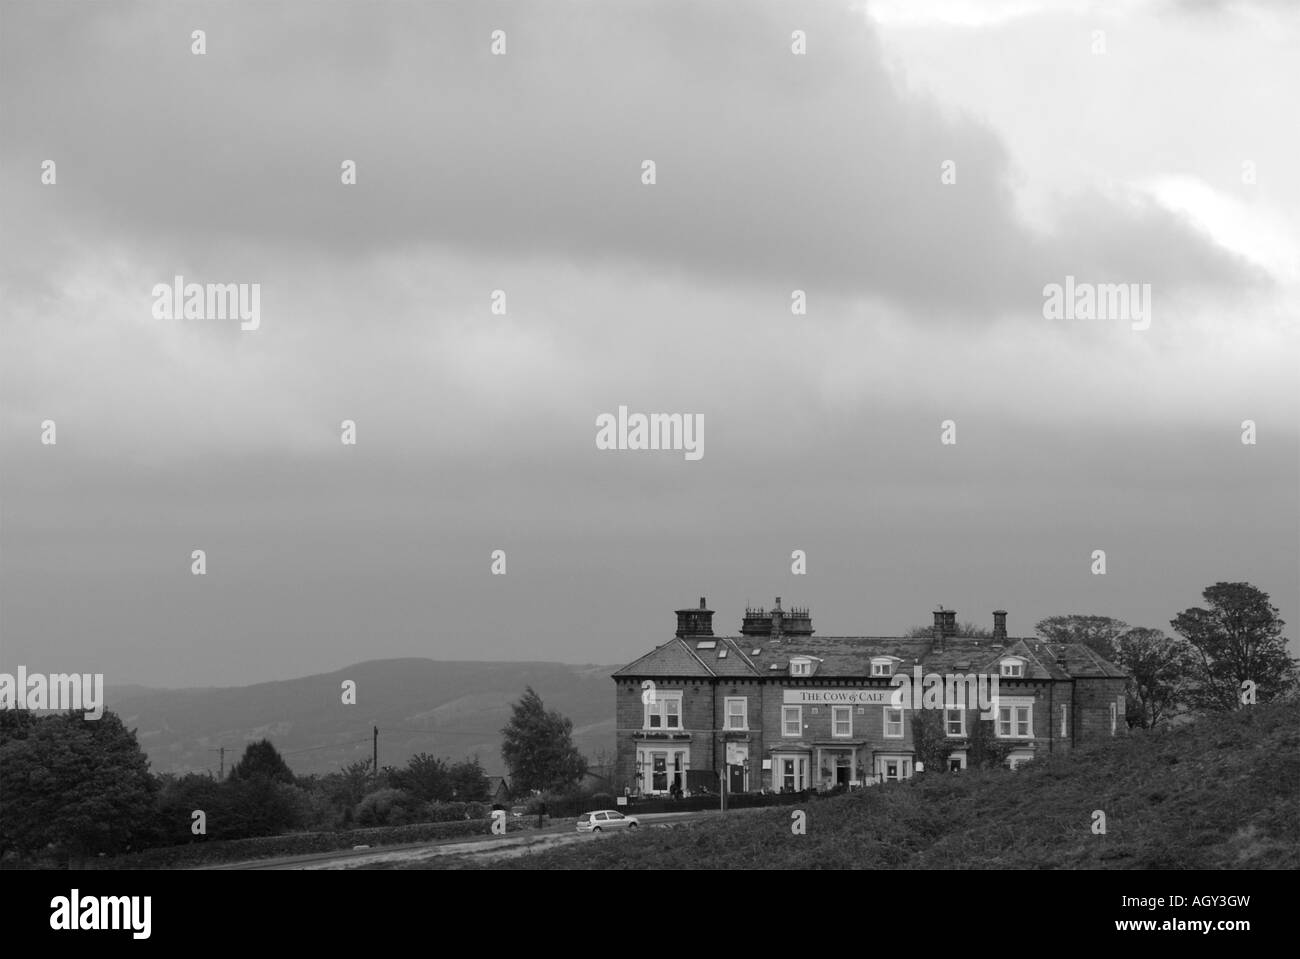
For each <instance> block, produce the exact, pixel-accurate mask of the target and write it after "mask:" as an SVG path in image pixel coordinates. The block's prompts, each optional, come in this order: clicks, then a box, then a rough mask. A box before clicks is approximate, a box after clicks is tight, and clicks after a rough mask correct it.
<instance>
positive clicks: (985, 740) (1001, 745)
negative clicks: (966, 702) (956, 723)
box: [966, 713, 1012, 769]
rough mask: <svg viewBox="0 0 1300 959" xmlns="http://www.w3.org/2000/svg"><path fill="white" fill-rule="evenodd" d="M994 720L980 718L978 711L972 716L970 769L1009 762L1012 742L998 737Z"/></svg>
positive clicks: (969, 748)
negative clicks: (994, 727) (995, 732)
mask: <svg viewBox="0 0 1300 959" xmlns="http://www.w3.org/2000/svg"><path fill="white" fill-rule="evenodd" d="M993 722H994V721H993V720H992V719H980V717H979V714H978V713H977V714H976V715H974V716H972V717H971V722H970V745H969V747H968V748H967V750H966V767H967V768H968V769H988V768H992V767H995V766H1005V765H1006V764H1007V757H1008V756H1010V755H1011V746H1012V744H1011V743H1009V742H1007V741H1005V740H1002V739H998V738H997V736H996V735H995V734H994V729H993Z"/></svg>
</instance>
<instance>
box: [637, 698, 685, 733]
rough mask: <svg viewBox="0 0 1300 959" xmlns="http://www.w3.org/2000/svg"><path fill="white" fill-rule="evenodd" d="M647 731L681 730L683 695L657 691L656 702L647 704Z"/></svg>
mask: <svg viewBox="0 0 1300 959" xmlns="http://www.w3.org/2000/svg"><path fill="white" fill-rule="evenodd" d="M644 728H646V729H681V728H682V694H681V693H666V692H664V691H663V690H661V689H659V690H655V698H654V702H652V703H646V704H645V727H644Z"/></svg>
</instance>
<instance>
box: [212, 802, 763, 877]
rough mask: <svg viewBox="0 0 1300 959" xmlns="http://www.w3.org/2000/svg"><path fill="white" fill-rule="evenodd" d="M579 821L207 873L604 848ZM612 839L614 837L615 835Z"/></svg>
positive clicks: (695, 816) (666, 821) (667, 822)
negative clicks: (589, 845)
mask: <svg viewBox="0 0 1300 959" xmlns="http://www.w3.org/2000/svg"><path fill="white" fill-rule="evenodd" d="M754 811H756V810H752V809H737V810H731V811H730V812H728V813H720V812H718V810H716V809H710V810H706V811H704V812H681V813H651V814H648V815H640V816H637V817H636V818H637V820H638V821H639V822H640V823H641V828H643V829H649V828H655V827H660V828H665V827H668V826H673V825H677V824H680V823H689V822H698V821H701V820H705V819H709V818H712V817H716V816H720V815H741V814H744V813H748V812H754ZM576 819H577V817H576V816H575V817H572V818H566V819H564V820H562V821H560V822H558V823H554V824H552V825H550V826H546V827H545V828H543V829H525V830H523V831H521V832H515V833H510V834H509V835H506V836H475V837H472V838H469V839H441V840H436V841H432V842H418V843H406V844H404V845H400V846H375V847H373V848H370V849H340V850H335V851H333V852H326V853H314V854H312V855H308V856H280V857H277V858H274V859H258V860H254V861H251V862H237V863H225V864H222V865H220V866H206V867H204V868H206V869H355V868H358V867H361V866H383V865H409V864H411V863H414V862H419V861H421V860H425V859H432V858H434V857H435V856H457V855H465V854H467V853H468V854H474V855H482V856H483V857H484V858H489V859H496V858H501V857H506V856H518V855H526V854H528V853H531V852H536V851H538V850H541V849H550V848H553V847H555V846H559V845H568V844H569V843H574V842H599V841H601V840H602V839H604V838H606V836H604V835H593V834H591V833H580V832H578V831H577V830H576V829H575V828H574V822H575V821H576ZM610 835H614V834H613V833H611V834H610Z"/></svg>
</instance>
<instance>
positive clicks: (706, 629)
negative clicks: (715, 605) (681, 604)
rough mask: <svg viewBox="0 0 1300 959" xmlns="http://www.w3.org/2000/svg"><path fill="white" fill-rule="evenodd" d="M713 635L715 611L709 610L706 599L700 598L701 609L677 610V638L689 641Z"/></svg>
mask: <svg viewBox="0 0 1300 959" xmlns="http://www.w3.org/2000/svg"><path fill="white" fill-rule="evenodd" d="M712 635H713V610H711V609H708V608H707V604H706V603H705V601H704V597H703V596H701V597H700V608H699V609H679V610H677V638H678V639H689V638H691V637H694V636H712Z"/></svg>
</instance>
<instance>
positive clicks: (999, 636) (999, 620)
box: [993, 609, 1007, 640]
mask: <svg viewBox="0 0 1300 959" xmlns="http://www.w3.org/2000/svg"><path fill="white" fill-rule="evenodd" d="M993 638H994V639H995V640H1003V639H1006V638H1007V611H1006V610H1005V609H995V610H993Z"/></svg>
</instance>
